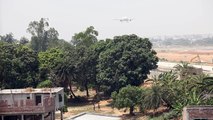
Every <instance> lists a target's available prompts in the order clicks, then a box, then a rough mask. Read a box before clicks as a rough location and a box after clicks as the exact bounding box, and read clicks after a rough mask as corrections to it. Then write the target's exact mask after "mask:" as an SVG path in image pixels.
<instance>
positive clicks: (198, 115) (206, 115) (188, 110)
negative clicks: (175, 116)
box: [183, 106, 213, 120]
mask: <svg viewBox="0 0 213 120" xmlns="http://www.w3.org/2000/svg"><path fill="white" fill-rule="evenodd" d="M193 119H208V120H213V106H188V107H185V108H184V109H183V120H193Z"/></svg>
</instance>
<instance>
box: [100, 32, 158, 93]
mask: <svg viewBox="0 0 213 120" xmlns="http://www.w3.org/2000/svg"><path fill="white" fill-rule="evenodd" d="M106 47H107V48H106V49H105V50H104V51H103V52H101V53H100V55H99V64H98V66H97V67H98V71H99V72H98V74H97V78H98V82H100V83H101V85H104V86H105V88H106V90H108V91H109V92H112V91H118V90H119V89H120V88H121V87H125V86H126V85H134V86H138V85H140V84H141V83H143V81H144V80H145V79H146V78H147V74H149V71H150V70H151V69H155V68H157V65H156V64H157V62H158V58H157V57H156V52H155V51H154V50H152V44H151V42H149V40H148V39H147V38H145V39H143V38H140V37H138V36H136V35H123V36H116V37H114V39H113V40H110V41H109V42H108V43H107V44H106Z"/></svg>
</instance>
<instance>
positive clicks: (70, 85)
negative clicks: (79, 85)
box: [69, 83, 76, 98]
mask: <svg viewBox="0 0 213 120" xmlns="http://www.w3.org/2000/svg"><path fill="white" fill-rule="evenodd" d="M69 87H70V93H71V94H72V95H73V97H74V98H76V96H75V94H74V92H73V91H72V84H71V83H69Z"/></svg>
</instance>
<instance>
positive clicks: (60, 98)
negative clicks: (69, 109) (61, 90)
mask: <svg viewBox="0 0 213 120" xmlns="http://www.w3.org/2000/svg"><path fill="white" fill-rule="evenodd" d="M58 99H59V102H62V95H61V94H58Z"/></svg>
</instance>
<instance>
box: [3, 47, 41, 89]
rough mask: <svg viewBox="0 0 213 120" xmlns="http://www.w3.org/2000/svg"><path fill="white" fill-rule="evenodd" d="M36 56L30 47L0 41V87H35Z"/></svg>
mask: <svg viewBox="0 0 213 120" xmlns="http://www.w3.org/2000/svg"><path fill="white" fill-rule="evenodd" d="M38 67H39V62H38V57H37V54H36V53H35V52H34V51H32V50H31V49H30V48H28V47H26V46H22V45H17V44H8V43H0V82H1V87H2V88H23V87H36V85H37V83H38V79H37V73H38Z"/></svg>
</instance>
